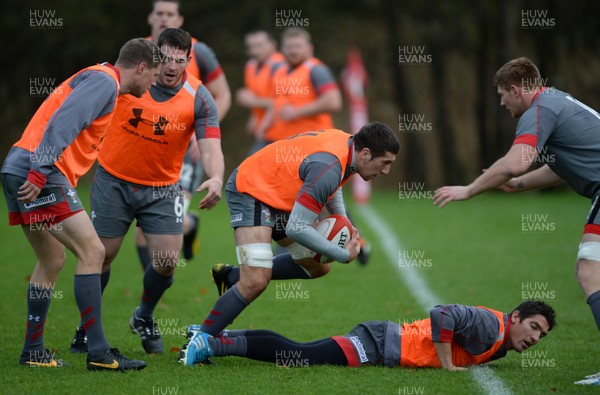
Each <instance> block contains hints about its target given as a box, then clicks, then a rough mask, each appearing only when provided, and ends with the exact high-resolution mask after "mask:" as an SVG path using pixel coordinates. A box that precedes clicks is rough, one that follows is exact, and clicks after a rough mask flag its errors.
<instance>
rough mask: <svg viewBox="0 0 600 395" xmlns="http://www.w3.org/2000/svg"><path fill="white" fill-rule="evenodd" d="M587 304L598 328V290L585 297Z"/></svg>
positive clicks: (599, 292)
mask: <svg viewBox="0 0 600 395" xmlns="http://www.w3.org/2000/svg"><path fill="white" fill-rule="evenodd" d="M587 304H589V305H590V309H592V315H593V316H594V320H596V326H597V327H598V329H600V291H596V292H594V293H593V294H591V295H590V297H589V298H587Z"/></svg>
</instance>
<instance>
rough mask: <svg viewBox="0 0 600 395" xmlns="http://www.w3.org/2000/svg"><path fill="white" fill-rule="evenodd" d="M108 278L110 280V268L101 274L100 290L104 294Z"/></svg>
mask: <svg viewBox="0 0 600 395" xmlns="http://www.w3.org/2000/svg"><path fill="white" fill-rule="evenodd" d="M108 280H110V269H108V270H107V271H105V272H103V273H102V274H100V292H101V293H102V294H103V295H104V289H105V288H106V286H107V285H108Z"/></svg>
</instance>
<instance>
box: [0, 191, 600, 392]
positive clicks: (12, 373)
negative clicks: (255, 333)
mask: <svg viewBox="0 0 600 395" xmlns="http://www.w3.org/2000/svg"><path fill="white" fill-rule="evenodd" d="M78 190H79V194H80V196H81V197H82V198H83V199H84V201H85V200H86V198H87V197H88V196H89V192H88V190H87V189H85V188H82V187H80V188H78ZM372 206H373V208H374V209H375V211H377V213H378V214H379V215H380V216H381V217H382V218H383V219H384V220H385V221H386V222H387V223H388V225H389V226H390V227H392V229H393V230H394V232H395V236H396V237H397V239H398V240H399V243H400V244H401V246H402V248H403V250H404V252H400V251H399V252H398V259H396V260H395V261H394V262H390V261H389V259H388V258H387V257H386V255H385V254H384V253H383V252H382V250H381V246H380V245H379V241H378V238H377V236H376V235H375V234H373V233H372V232H371V231H370V228H369V227H367V226H364V224H361V221H359V220H358V217H357V216H356V215H355V217H356V218H354V220H355V221H356V222H357V223H358V225H363V226H360V228H361V232H362V233H363V234H365V235H366V236H367V237H368V238H369V240H370V241H371V243H372V246H373V254H372V258H371V262H370V263H369V264H368V265H367V266H365V267H362V266H360V265H358V264H357V263H356V262H354V263H352V264H349V265H343V264H339V263H335V264H334V267H333V270H332V271H331V273H330V274H329V275H327V276H325V277H324V278H321V279H317V280H312V281H286V282H272V283H271V285H270V286H269V289H268V290H267V291H266V292H265V293H264V294H263V295H262V296H261V297H260V298H259V299H258V300H257V301H256V302H254V303H253V304H252V305H251V306H250V307H249V308H248V309H246V311H245V312H244V313H243V314H242V315H241V316H240V317H239V318H238V319H237V320H236V321H235V322H234V324H233V325H232V328H253V329H258V328H267V329H272V330H275V331H278V332H281V333H282V334H284V335H285V336H287V337H290V338H292V339H295V340H299V341H309V340H315V339H320V338H324V337H329V336H332V335H337V334H344V333H347V332H348V331H349V330H350V329H351V328H353V327H354V326H355V325H356V324H357V323H359V322H361V321H365V320H373V319H389V320H395V321H404V320H406V321H410V320H415V319H420V318H425V317H426V316H427V314H426V312H424V311H423V310H421V308H420V307H419V304H418V303H417V301H416V300H415V299H414V297H413V296H412V295H411V294H410V292H409V291H408V290H407V289H406V288H405V287H404V286H403V285H402V282H401V280H400V278H399V276H402V273H403V267H405V266H406V265H413V266H415V265H416V266H417V267H418V271H419V273H420V274H421V275H422V276H423V277H424V278H425V280H426V281H427V283H428V284H429V286H430V288H431V289H433V290H434V291H435V292H436V294H437V295H438V296H439V297H440V298H441V299H442V301H441V302H443V303H462V304H475V305H486V306H489V307H492V308H495V309H498V310H503V311H509V310H511V309H512V308H513V307H515V306H516V305H517V304H519V303H520V302H521V301H522V300H523V299H526V298H528V297H533V298H538V299H544V300H546V301H548V302H549V303H550V304H551V305H553V306H554V308H555V309H556V311H557V315H558V326H557V327H556V328H555V330H553V331H552V332H551V333H550V334H549V336H548V337H547V338H546V339H544V340H543V341H542V342H541V343H540V344H539V345H537V346H536V347H534V348H533V349H531V350H530V353H528V354H527V355H525V354H523V355H521V354H517V353H509V356H508V357H507V358H504V359H502V360H499V361H496V362H494V363H493V364H492V365H491V366H492V369H493V371H494V372H495V374H496V375H497V376H498V377H500V378H501V379H502V380H503V382H504V383H505V385H506V386H507V387H508V388H509V389H510V390H511V391H512V392H514V393H548V392H559V393H569V394H570V393H594V392H595V391H596V390H595V389H593V388H581V387H576V386H574V385H573V384H572V382H573V381H575V380H578V379H580V378H582V377H583V375H585V374H591V373H594V372H596V371H598V370H599V369H600V365H599V364H598V355H600V342H599V341H598V333H597V329H596V327H595V324H594V322H593V318H592V316H591V314H590V312H589V309H588V306H587V305H586V304H585V300H584V297H583V294H582V293H581V291H580V290H579V287H578V285H577V282H576V279H575V256H576V254H577V245H578V243H579V239H580V236H581V232H582V227H583V223H584V219H585V215H586V213H587V211H588V209H589V202H588V201H587V200H586V199H584V198H581V197H578V196H576V195H575V194H573V193H553V194H548V193H532V194H522V195H514V196H509V195H506V194H500V193H497V194H490V195H488V196H481V197H478V198H475V199H473V200H471V201H469V202H458V203H453V204H450V205H449V206H448V207H446V208H444V209H441V210H440V209H438V208H435V207H434V206H433V205H432V204H431V202H430V201H425V200H407V199H399V197H398V195H397V194H394V193H391V192H387V193H384V192H380V193H377V194H376V195H375V196H374V198H373V201H372ZM359 209H360V208H354V210H359ZM536 215H537V216H536ZM0 217H2V218H4V219H2V221H3V222H2V225H1V226H0V247H1V250H2V251H3V258H2V263H3V275H2V276H0V298H1V300H3V301H4V303H2V304H1V307H0V309H1V311H0V327H1V329H2V330H1V331H0V342H1V344H2V349H1V351H0V353H1V354H0V355H1V356H2V358H0V369H1V371H2V372H3V374H2V377H3V378H2V383H1V384H0V393H7V394H10V393H15V394H20V393H24V392H25V391H27V392H29V393H34V392H37V393H60V394H63V393H81V392H87V393H115V394H117V393H118V394H196V393H198V394H201V393H211V394H231V393H243V394H250V393H256V394H266V393H273V394H282V393H302V394H305V393H306V394H308V393H315V394H322V393H336V394H337V393H340V394H341V393H344V394H346V393H374V394H384V393H385V394H417V393H425V394H435V393H457V394H458V393H461V394H464V393H481V391H482V390H481V388H480V387H479V386H478V384H477V383H476V382H475V381H474V379H473V376H472V375H471V374H469V372H447V371H443V370H435V369H416V370H415V369H388V368H380V367H369V368H360V369H350V368H341V367H310V368H285V367H277V366H274V365H271V364H267V363H262V362H255V361H250V360H245V359H242V358H233V357H230V358H221V359H216V358H215V359H214V362H215V363H214V364H213V365H211V366H196V367H193V368H184V367H182V366H180V365H179V364H178V363H177V362H176V360H177V356H178V348H179V347H180V346H181V345H182V344H183V341H184V338H183V334H184V332H185V328H186V327H187V325H188V324H190V323H200V322H201V321H202V319H203V318H204V316H205V315H206V313H207V312H208V311H209V309H210V308H211V307H212V305H213V303H214V301H215V300H216V298H217V293H216V289H215V288H214V285H213V284H212V283H211V281H210V277H209V275H208V271H209V269H210V267H211V266H212V265H213V264H214V263H217V262H235V249H234V247H233V246H234V244H233V236H232V232H231V230H230V229H229V226H228V213H227V207H226V204H225V202H224V201H222V202H221V203H220V204H219V206H218V207H217V208H215V209H213V210H211V211H210V212H202V218H201V221H202V224H201V231H200V237H201V251H200V254H199V255H198V256H197V257H195V258H194V259H193V260H191V261H189V262H186V265H185V266H184V267H181V268H179V269H178V272H177V273H176V275H175V283H174V284H173V287H172V288H171V289H170V290H168V291H167V293H166V295H165V297H164V299H163V300H162V302H161V303H160V304H159V305H158V307H157V310H156V312H155V316H156V318H157V319H158V323H159V327H160V329H161V331H162V333H163V339H164V343H165V350H166V352H165V354H163V355H160V356H146V355H145V354H144V352H143V350H142V348H141V344H140V340H139V338H138V336H137V335H133V334H131V333H130V332H129V328H128V320H129V317H130V315H131V313H132V312H133V310H134V308H135V306H137V303H138V301H139V297H140V294H141V288H142V272H141V268H140V264H139V262H138V260H137V255H136V252H135V248H134V245H133V240H132V237H131V236H132V232H130V233H129V235H128V237H127V239H126V240H125V242H124V243H123V247H122V249H121V252H120V254H119V256H118V257H117V259H116V260H115V262H114V263H113V266H112V275H111V280H110V283H109V285H108V287H107V289H106V292H105V294H104V298H103V310H104V312H103V322H104V327H105V331H106V335H107V338H108V340H109V342H110V343H111V345H112V346H113V347H117V348H119V349H120V350H121V352H123V353H124V354H125V355H127V356H129V357H133V358H139V359H145V360H146V361H147V362H148V365H149V366H148V367H147V368H146V369H145V370H143V371H141V372H129V373H124V374H119V373H113V372H88V371H87V370H86V369H85V356H84V355H80V354H70V353H69V345H70V342H71V339H72V336H73V334H74V330H75V328H76V326H77V324H78V317H79V314H78V311H77V306H76V304H75V300H74V297H73V273H74V263H75V262H74V258H73V257H72V256H69V260H68V262H67V265H66V266H65V268H64V269H63V271H62V273H61V275H60V277H59V280H58V282H57V284H56V287H55V294H54V296H55V297H54V300H53V301H52V305H51V307H50V312H49V315H48V319H47V323H46V331H45V334H44V335H45V343H46V347H47V348H50V349H54V350H56V352H57V357H58V358H60V359H62V360H64V361H65V362H68V363H69V364H70V366H67V367H64V368H61V369H56V370H47V369H36V368H26V367H23V366H20V365H19V364H18V357H19V353H20V350H21V346H22V339H23V333H24V325H25V314H26V304H25V301H26V299H25V298H26V291H27V282H28V276H29V275H30V274H31V272H32V270H33V267H34V264H35V258H34V256H33V253H32V251H31V250H30V248H29V247H28V245H27V243H26V241H25V238H24V236H23V235H22V232H21V230H20V229H19V228H17V227H8V226H7V225H6V206H5V204H4V202H3V201H2V202H0ZM532 224H533V225H532ZM411 259H412V260H411ZM398 267H399V269H400V270H398ZM290 290H293V291H294V292H289V291H290Z"/></svg>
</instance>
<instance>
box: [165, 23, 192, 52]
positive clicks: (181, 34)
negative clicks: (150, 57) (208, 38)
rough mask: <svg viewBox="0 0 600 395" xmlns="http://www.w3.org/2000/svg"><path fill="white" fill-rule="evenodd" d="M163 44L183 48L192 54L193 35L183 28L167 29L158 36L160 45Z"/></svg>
mask: <svg viewBox="0 0 600 395" xmlns="http://www.w3.org/2000/svg"><path fill="white" fill-rule="evenodd" d="M163 45H166V46H169V47H175V48H177V49H183V50H184V51H185V54H186V55H187V56H190V51H191V50H192V36H190V34H189V33H188V32H186V31H185V30H182V29H173V28H169V29H165V30H163V32H162V33H160V36H158V47H159V48H160V47H162V46H163Z"/></svg>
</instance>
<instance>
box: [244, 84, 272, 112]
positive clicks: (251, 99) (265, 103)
mask: <svg viewBox="0 0 600 395" xmlns="http://www.w3.org/2000/svg"><path fill="white" fill-rule="evenodd" d="M235 99H236V102H237V103H238V104H239V105H240V106H242V107H245V108H248V109H253V108H270V107H272V106H273V100H271V99H270V98H267V97H259V96H256V95H255V94H254V92H252V91H251V90H249V89H247V88H241V89H239V90H238V91H237V94H236V96H235Z"/></svg>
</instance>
